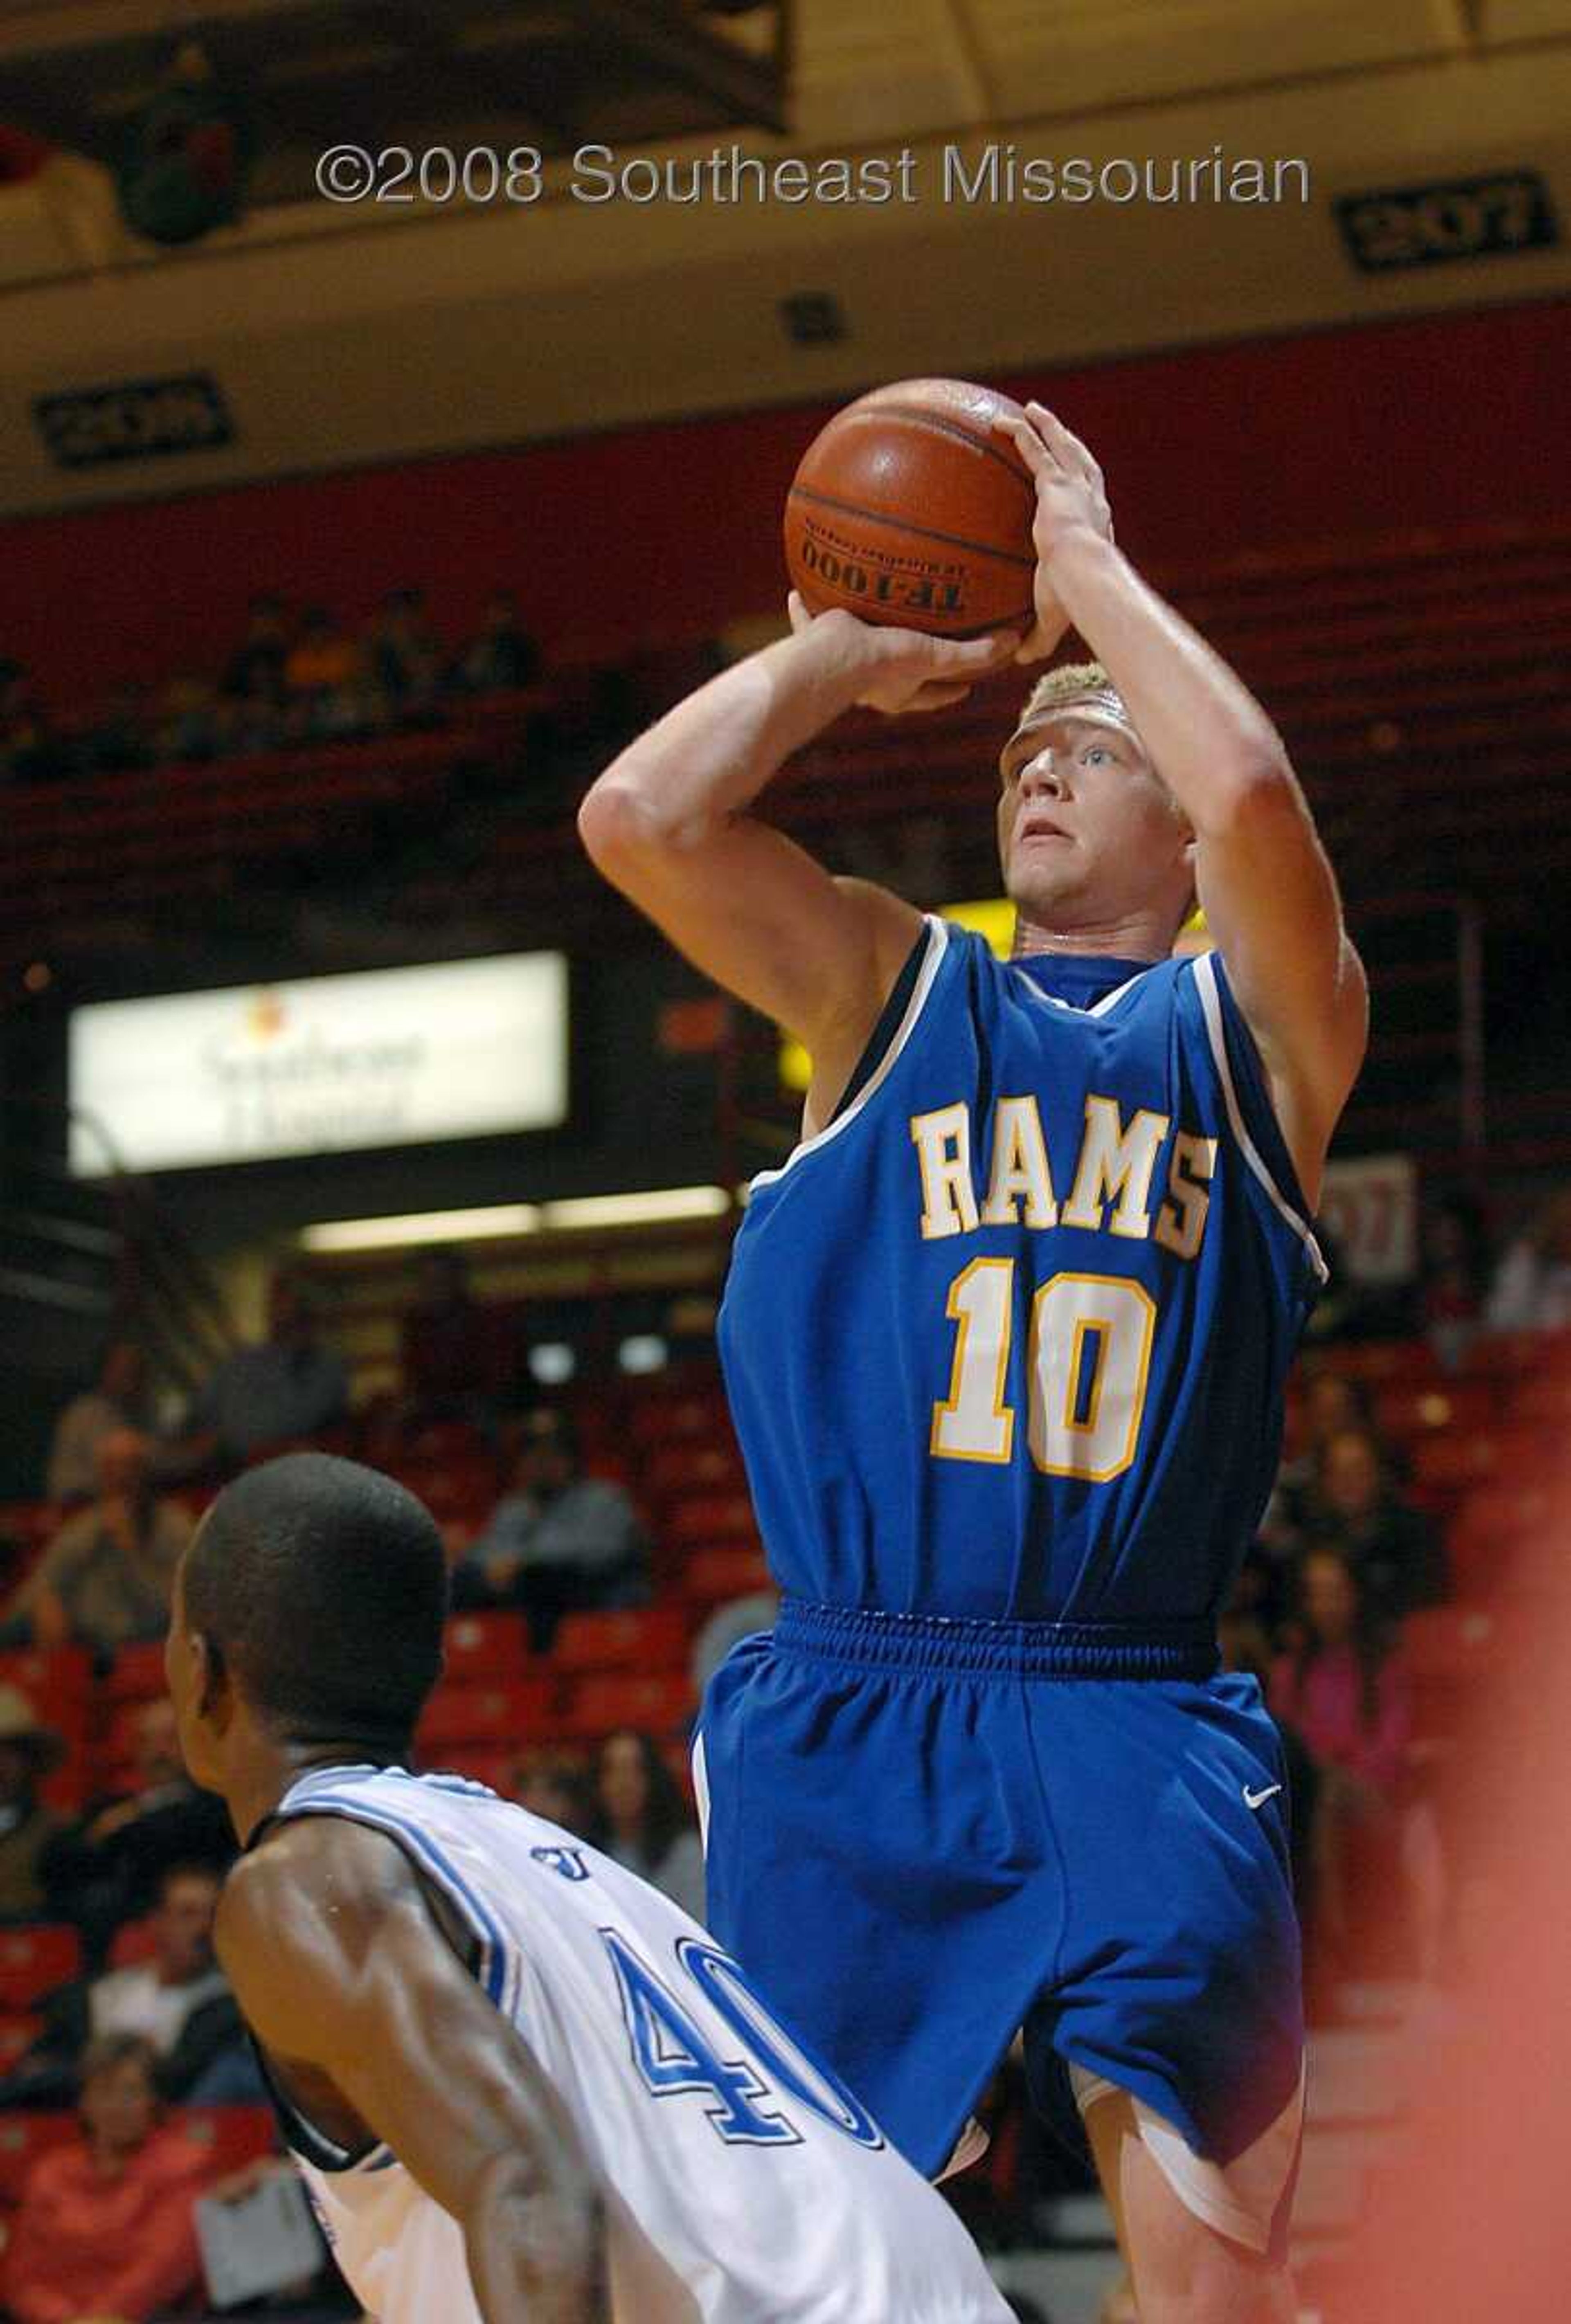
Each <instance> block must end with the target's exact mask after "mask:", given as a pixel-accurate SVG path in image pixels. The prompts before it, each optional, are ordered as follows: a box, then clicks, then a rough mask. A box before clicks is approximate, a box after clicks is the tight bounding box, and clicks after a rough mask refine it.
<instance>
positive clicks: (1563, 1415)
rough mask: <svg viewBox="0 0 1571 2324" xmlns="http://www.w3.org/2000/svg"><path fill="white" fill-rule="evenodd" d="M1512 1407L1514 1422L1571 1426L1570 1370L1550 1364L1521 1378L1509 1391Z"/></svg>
mask: <svg viewBox="0 0 1571 2324" xmlns="http://www.w3.org/2000/svg"><path fill="white" fill-rule="evenodd" d="M1509 1410H1510V1414H1511V1419H1512V1420H1513V1421H1520V1422H1527V1421H1534V1422H1543V1423H1546V1424H1548V1425H1549V1426H1551V1427H1559V1428H1565V1427H1567V1426H1571V1369H1562V1368H1560V1367H1551V1368H1550V1369H1548V1370H1545V1371H1542V1372H1535V1373H1533V1374H1531V1375H1530V1376H1529V1378H1528V1379H1524V1380H1521V1381H1519V1382H1518V1384H1517V1385H1516V1386H1515V1387H1514V1388H1512V1389H1511V1392H1510V1403H1509Z"/></svg>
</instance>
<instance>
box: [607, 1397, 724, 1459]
mask: <svg viewBox="0 0 1571 2324" xmlns="http://www.w3.org/2000/svg"><path fill="white" fill-rule="evenodd" d="M629 1425H630V1428H631V1431H632V1435H633V1443H635V1444H640V1445H657V1444H665V1443H671V1442H673V1441H675V1440H677V1439H679V1438H688V1439H691V1438H698V1439H708V1440H709V1441H710V1442H715V1443H725V1442H727V1441H730V1439H731V1435H732V1430H731V1416H730V1415H729V1413H728V1412H727V1411H726V1409H725V1390H724V1389H723V1388H720V1387H719V1386H718V1385H717V1384H716V1387H714V1388H707V1389H702V1388H689V1389H688V1390H687V1391H686V1393H685V1394H683V1395H680V1396H675V1397H673V1396H646V1397H640V1398H639V1401H638V1402H637V1404H636V1405H634V1406H633V1413H632V1416H631V1420H630V1424H629Z"/></svg>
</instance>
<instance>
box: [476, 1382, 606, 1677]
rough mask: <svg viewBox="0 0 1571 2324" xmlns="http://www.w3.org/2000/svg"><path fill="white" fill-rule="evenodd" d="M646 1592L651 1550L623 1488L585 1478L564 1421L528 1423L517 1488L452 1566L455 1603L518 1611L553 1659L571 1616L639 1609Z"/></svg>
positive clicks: (549, 1417)
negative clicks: (559, 1636)
mask: <svg viewBox="0 0 1571 2324" xmlns="http://www.w3.org/2000/svg"><path fill="white" fill-rule="evenodd" d="M648 1587H649V1553H648V1546H647V1545H646V1543H645V1541H644V1538H643V1530H642V1526H640V1524H639V1521H638V1513H637V1511H636V1510H635V1509H634V1508H633V1503H632V1502H631V1501H630V1500H629V1499H628V1497H627V1495H626V1493H625V1492H624V1490H623V1488H622V1487H621V1486H620V1485H617V1484H614V1483H612V1482H611V1481H610V1480H608V1479H605V1478H603V1477H587V1476H585V1474H584V1473H583V1469H582V1466H581V1463H580V1461H579V1455H578V1434H577V1432H576V1430H575V1429H574V1427H573V1425H572V1422H571V1420H570V1418H569V1417H568V1415H567V1414H566V1413H565V1412H560V1411H558V1410H557V1409H556V1408H555V1407H554V1406H550V1405H542V1406H539V1407H538V1408H537V1409H536V1410H535V1411H533V1412H531V1413H528V1414H526V1415H525V1416H524V1419H523V1422H522V1433H521V1441H520V1450H519V1453H518V1459H517V1463H516V1466H515V1467H514V1470H513V1489H512V1490H511V1491H510V1492H509V1493H507V1494H505V1495H504V1498H503V1499H501V1500H500V1501H499V1502H498V1503H497V1505H496V1507H495V1508H494V1510H493V1511H492V1513H491V1518H490V1522H489V1523H488V1524H487V1526H486V1527H485V1532H484V1533H483V1534H481V1535H479V1536H478V1537H477V1539H476V1540H475V1541H474V1542H473V1543H472V1544H471V1545H470V1546H469V1548H468V1549H467V1551H466V1552H465V1553H464V1554H463V1556H462V1557H461V1558H460V1559H459V1561H458V1563H457V1565H456V1566H455V1567H454V1569H453V1602H454V1604H455V1605H457V1606H516V1607H519V1608H521V1609H522V1611H523V1612H524V1613H526V1614H527V1615H528V1617H529V1620H530V1629H531V1636H532V1637H533V1641H534V1646H535V1651H536V1652H537V1653H539V1654H549V1653H550V1645H551V1640H552V1639H553V1638H554V1637H555V1636H556V1630H557V1625H558V1623H559V1621H560V1619H561V1618H562V1616H563V1615H564V1614H567V1613H573V1612H578V1611H580V1610H582V1609H586V1608H593V1607H606V1606H627V1605H634V1604H639V1603H642V1600H644V1599H645V1598H646V1597H647V1595H648Z"/></svg>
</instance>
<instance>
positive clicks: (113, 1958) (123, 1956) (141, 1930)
mask: <svg viewBox="0 0 1571 2324" xmlns="http://www.w3.org/2000/svg"><path fill="white" fill-rule="evenodd" d="M157 1950H158V1936H157V1932H156V1931H155V1930H154V1928H153V1925H152V1920H151V1918H149V1919H147V1920H143V1921H125V1922H123V1923H121V1925H120V1927H119V1928H117V1929H116V1932H115V1941H114V1943H113V1944H112V1945H111V1946H110V1948H109V1966H110V1968H111V1969H137V1968H139V1967H140V1966H141V1964H142V1963H143V1961H145V1960H152V1956H153V1954H154V1953H155V1952H156V1951H157Z"/></svg>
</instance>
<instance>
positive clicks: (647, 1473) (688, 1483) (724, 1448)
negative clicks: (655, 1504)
mask: <svg viewBox="0 0 1571 2324" xmlns="http://www.w3.org/2000/svg"><path fill="white" fill-rule="evenodd" d="M746 1482H747V1479H746V1475H745V1472H744V1469H743V1466H742V1455H741V1454H740V1453H739V1452H738V1451H737V1450H736V1447H735V1444H733V1443H725V1444H702V1443H688V1444H666V1445H662V1446H661V1449H660V1450H659V1451H658V1452H655V1453H654V1454H653V1455H652V1458H651V1460H650V1462H649V1465H648V1467H647V1468H646V1469H645V1470H644V1472H643V1489H644V1491H645V1492H646V1493H647V1494H648V1496H649V1497H650V1499H652V1500H665V1499H669V1498H670V1496H671V1495H672V1494H675V1493H688V1492H691V1491H692V1490H693V1489H694V1488H695V1487H697V1488H698V1489H699V1490H700V1491H702V1490H704V1489H708V1490H710V1491H732V1492H735V1491H736V1490H738V1489H745V1488H746Z"/></svg>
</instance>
